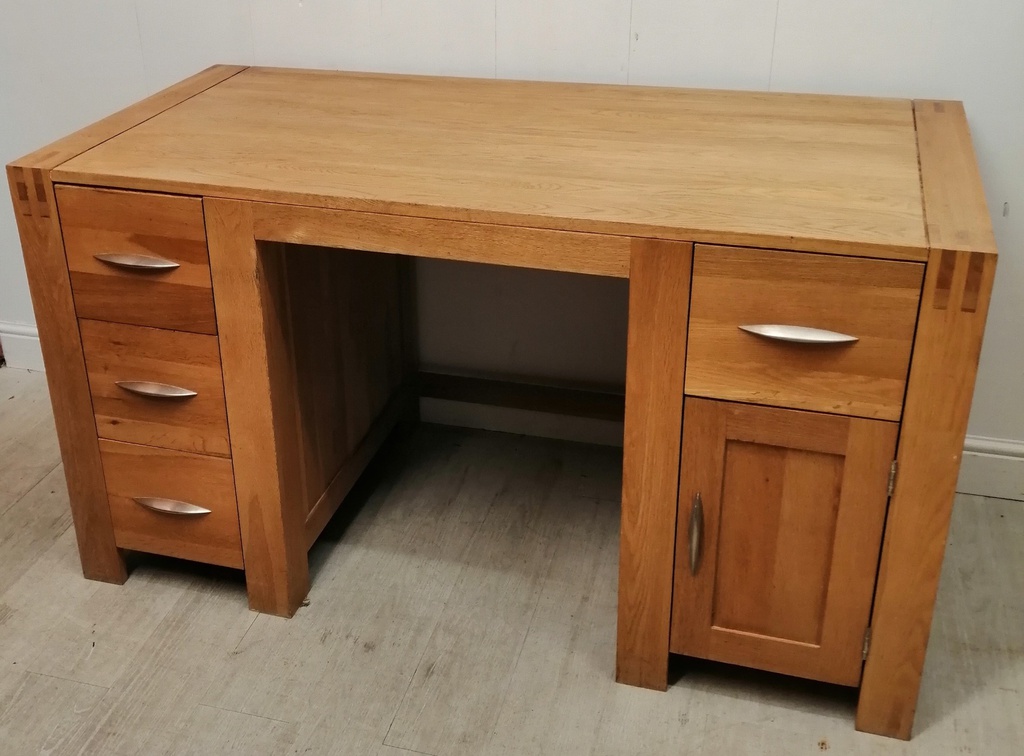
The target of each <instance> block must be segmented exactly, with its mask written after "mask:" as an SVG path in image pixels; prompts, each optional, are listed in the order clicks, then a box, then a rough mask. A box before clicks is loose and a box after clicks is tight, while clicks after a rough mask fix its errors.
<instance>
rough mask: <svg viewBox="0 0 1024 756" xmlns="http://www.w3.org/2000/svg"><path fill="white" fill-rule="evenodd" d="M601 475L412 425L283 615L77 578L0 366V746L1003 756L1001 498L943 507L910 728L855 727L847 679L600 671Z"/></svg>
mask: <svg viewBox="0 0 1024 756" xmlns="http://www.w3.org/2000/svg"><path fill="white" fill-rule="evenodd" d="M619 468H620V457H619V453H618V452H617V451H616V450H612V449H606V448H601V447H588V446H582V445H578V444H570V443H563V442H554V441H545V440H538V439H531V438H525V437H520V436H510V435H503V434H496V433H485V432H478V431H463V430H455V429H444V428H438V427H431V426H424V427H423V428H422V429H421V430H419V431H418V432H417V433H416V434H415V435H414V436H413V437H412V438H411V439H409V440H408V441H406V442H404V443H403V444H402V445H401V446H399V447H397V448H392V449H391V453H390V454H389V456H388V458H387V459H386V460H384V461H383V462H382V463H380V464H378V465H376V467H375V469H374V471H373V474H372V477H373V478H375V481H374V482H373V484H372V485H370V484H362V485H361V486H360V487H359V489H357V492H356V498H359V499H362V500H364V504H363V506H362V508H361V510H360V511H359V512H358V514H357V515H356V516H355V517H354V519H353V520H352V522H351V523H350V524H348V525H347V527H346V526H345V523H341V522H335V523H332V524H331V526H329V528H328V532H327V534H326V535H325V537H324V538H323V539H321V541H320V542H319V543H318V544H317V545H316V546H315V547H314V549H313V551H312V563H313V588H312V592H311V594H310V605H309V606H308V607H306V608H303V609H301V610H300V611H299V613H298V614H297V615H296V616H295V618H293V619H291V620H282V619H279V618H276V617H270V616H265V615H259V614H254V613H252V612H250V611H249V610H248V609H247V608H246V602H245V589H244V584H243V581H242V579H241V576H240V574H238V573H233V572H231V571H212V570H208V569H203V568H200V567H196V566H192V565H188V564H186V563H180V562H172V561H170V560H154V559H150V560H148V561H143V562H141V563H140V564H139V565H138V566H136V568H135V570H134V572H133V573H132V576H131V578H130V579H129V581H128V583H127V584H126V585H124V586H110V585H104V584H100V583H92V582H88V581H86V580H84V579H83V578H82V577H81V574H80V572H79V567H78V557H77V554H76V551H75V540H74V534H73V531H72V530H71V528H70V517H69V515H68V507H67V494H66V492H65V490H64V482H63V477H62V469H61V466H60V459H59V454H58V450H57V444H56V441H55V438H54V432H53V427H52V420H51V418H50V412H49V404H48V399H47V395H46V384H45V381H44V379H43V377H42V376H41V375H39V374H30V373H26V372H20V371H14V370H9V369H4V370H0V754H2V756H7V754H15V755H20V754H35V753H46V754H72V753H90V754H91V753H96V754H126V755H128V754H130V755H131V756H138V755H139V754H146V755H148V754H179V753H188V754H226V753H238V754H278V753H280V754H369V755H370V756H403V754H405V756H408V754H410V753H421V754H436V755H437V756H441V754H470V755H472V756H477V755H480V756H489V755H491V754H558V755H561V754H687V753H701V754H764V753H768V754H800V753H821V752H822V751H829V752H831V753H835V754H846V753H856V754H867V753H920V754H944V753H950V754H965V753H974V754H1021V753H1024V504H1022V503H1014V502H1005V501H998V500H983V499H978V498H971V497H961V499H960V500H959V502H958V505H957V509H956V515H955V518H954V524H953V528H952V532H951V535H950V548H949V551H948V552H947V559H946V565H945V572H944V574H943V579H942V586H941V589H940V595H939V601H938V609H937V612H936V620H935V626H934V631H933V634H932V642H931V647H930V649H929V654H928V663H927V669H926V673H925V682H924V690H923V693H922V695H921V700H920V706H919V711H918V717H917V728H916V733H917V734H916V737H915V739H914V740H913V741H912V742H910V743H909V744H907V743H901V742H897V741H890V740H886V739H883V738H878V737H875V736H871V735H864V734H860V733H857V732H855V731H854V729H853V710H854V699H853V698H852V697H851V696H850V695H848V694H846V693H845V692H844V691H842V690H837V689H829V688H819V687H817V686H814V685H810V684H802V683H796V682H793V681H788V680H785V679H781V678H777V677H773V676H769V675H760V674H754V673H745V672H741V671H737V670H733V669H729V668H725V667H714V666H696V667H691V668H689V669H684V673H683V676H682V677H681V678H680V679H679V680H678V681H677V682H676V683H675V684H674V686H673V687H672V688H671V689H670V690H669V692H668V693H653V692H650V691H644V690H638V689H634V688H628V687H625V686H621V685H616V684H615V683H614V682H613V680H612V674H613V669H614V633H615V591H616V588H615V584H616V560H617V548H618V547H617V528H618V502H617V497H618V487H619Z"/></svg>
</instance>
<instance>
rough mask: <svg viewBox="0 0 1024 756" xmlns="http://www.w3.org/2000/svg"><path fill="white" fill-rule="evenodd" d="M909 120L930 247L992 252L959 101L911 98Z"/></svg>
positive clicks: (992, 242)
mask: <svg viewBox="0 0 1024 756" xmlns="http://www.w3.org/2000/svg"><path fill="white" fill-rule="evenodd" d="M914 123H915V126H916V129H917V145H918V151H919V153H920V161H921V191H922V193H923V195H924V197H923V201H924V210H925V221H926V223H925V226H926V229H925V230H926V231H927V234H928V246H929V248H931V249H944V250H949V251H954V252H983V253H985V254H987V255H989V254H991V255H994V254H996V252H997V250H996V240H995V235H994V234H993V233H992V219H991V217H990V216H989V212H988V203H987V202H986V201H985V187H984V186H982V183H981V174H980V173H979V171H978V161H977V159H976V158H975V155H974V145H973V144H972V142H971V130H970V127H969V126H968V125H967V114H966V113H965V112H964V105H963V103H962V102H952V101H944V100H914Z"/></svg>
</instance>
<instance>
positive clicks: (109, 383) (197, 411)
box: [79, 320, 231, 456]
mask: <svg viewBox="0 0 1024 756" xmlns="http://www.w3.org/2000/svg"><path fill="white" fill-rule="evenodd" d="M79 325H80V328H81V332H82V346H83V348H84V350H85V364H86V369H87V370H88V373H89V390H90V391H91V393H92V406H93V412H94V413H95V414H96V430H97V432H98V434H99V436H100V438H109V439H113V440H115V441H129V442H132V443H136V444H148V445H150V446H162V447H166V448H169V449H178V450H180V451H189V452H200V453H204V454H217V455H222V456H228V455H229V454H230V453H231V452H230V446H229V444H228V420H227V411H226V409H225V407H224V382H223V377H222V375H221V369H220V352H219V349H218V345H217V337H216V336H206V335H203V334H197V333H185V332H182V331H166V330H160V329H157V328H144V327H142V326H133V325H123V324H120V323H105V322H103V321H99V320H81V321H79Z"/></svg>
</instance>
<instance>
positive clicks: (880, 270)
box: [686, 245, 924, 420]
mask: <svg viewBox="0 0 1024 756" xmlns="http://www.w3.org/2000/svg"><path fill="white" fill-rule="evenodd" d="M923 276H924V266H923V265H918V264H915V263H906V262H889V261H881V260H858V259H854V258H850V257H837V256H826V255H811V254H802V253H794V252H776V251H769V250H751V249H734V248H729V247H708V246H703V245H698V246H697V247H696V250H695V251H694V261H693V294H692V300H691V302H690V326H689V328H690V338H689V341H690V344H689V351H688V354H687V361H686V393H687V394H691V395H695V396H705V397H709V398H714V399H730V400H734V401H742V402H753V403H755V404H767V405H773V406H780V407H793V408H796V409H809V410H817V411H821V412H836V413H840V414H844V415H859V416H862V417H872V418H880V419H885V420H898V419H899V417H900V413H901V411H902V409H903V395H904V390H905V388H906V383H907V369H908V366H909V364H910V352H911V348H912V346H913V343H914V326H915V325H916V321H917V307H918V301H919V298H920V294H921V281H922V278H923ZM756 324H779V325H795V326H805V327H811V328H821V329H825V330H829V331H835V332H838V333H842V334H846V335H850V336H855V337H857V338H858V339H859V340H858V341H857V342H855V343H852V344H828V345H825V344H792V343H783V342H778V341H772V340H770V339H767V338H765V337H763V336H757V335H754V334H751V333H747V332H745V331H742V330H740V328H739V326H741V325H756Z"/></svg>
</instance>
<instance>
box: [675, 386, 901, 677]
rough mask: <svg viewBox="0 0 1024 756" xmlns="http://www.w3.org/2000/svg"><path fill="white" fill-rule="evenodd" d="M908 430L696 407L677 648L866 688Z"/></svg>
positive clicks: (684, 491) (703, 403)
mask: <svg viewBox="0 0 1024 756" xmlns="http://www.w3.org/2000/svg"><path fill="white" fill-rule="evenodd" d="M896 431H897V425H896V424H895V423H888V422H882V421H877V420H863V419H860V418H850V417H840V416H834V415H822V414H815V413H810V412H801V411H796V410H783V409H775V408H767V407H755V406H750V405H740V404H731V403H727V402H717V401H709V400H705V399H695V398H687V400H686V404H685V410H684V417H683V449H682V461H681V465H680V489H679V497H680V498H679V501H680V515H679V533H678V543H679V544H681V546H680V548H677V550H676V553H677V562H676V578H675V600H674V602H673V618H672V651H673V652H675V653H682V654H688V655H691V656H699V657H704V658H709V659H716V660H718V661H725V662H731V663H735V664H742V665H745V666H751V667H758V668H761V669H768V670H772V671H776V672H783V673H786V674H791V675H798V676H801V677H810V678H814V679H820V680H826V681H829V682H835V683H840V684H844V685H856V684H857V683H858V681H859V679H860V672H861V648H862V641H863V637H864V632H865V630H866V628H867V623H868V616H869V610H870V605H871V595H872V590H873V587H874V579H875V573H876V569H877V564H878V552H879V546H880V543H881V534H882V523H883V520H884V515H885V505H886V499H887V494H886V488H887V483H888V473H889V466H890V464H891V462H892V459H893V455H894V454H895V446H896ZM698 493H699V494H700V498H701V504H702V509H703V527H702V528H701V531H702V536H701V552H702V553H700V555H699V560H698V561H697V564H696V569H695V570H694V569H693V567H692V566H691V559H690V551H689V549H688V548H685V547H683V546H682V544H687V543H688V542H689V536H690V513H691V507H692V506H693V501H694V499H695V497H696V496H697V494H698Z"/></svg>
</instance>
